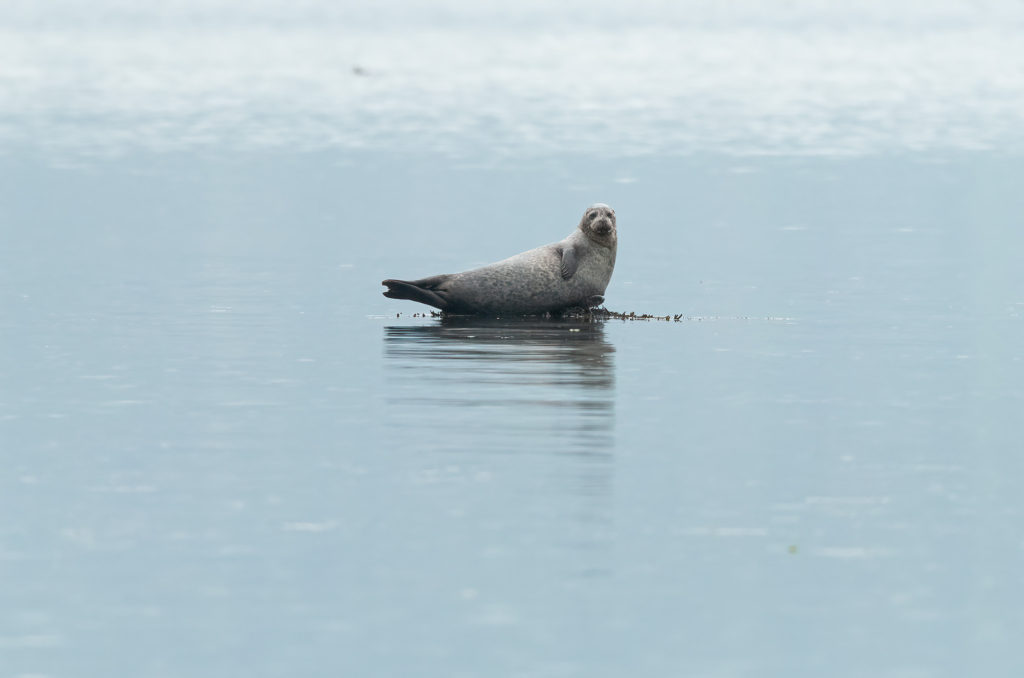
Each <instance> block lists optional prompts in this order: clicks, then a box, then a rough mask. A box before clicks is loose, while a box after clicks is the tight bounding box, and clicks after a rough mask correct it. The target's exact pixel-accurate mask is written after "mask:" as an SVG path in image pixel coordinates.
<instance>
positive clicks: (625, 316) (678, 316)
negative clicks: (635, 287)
mask: <svg viewBox="0 0 1024 678" xmlns="http://www.w3.org/2000/svg"><path fill="white" fill-rule="evenodd" d="M399 315H401V314H399ZM396 317H397V316H396ZM412 317H413V318H437V319H445V318H472V317H474V316H472V315H461V314H458V313H446V312H444V311H427V312H423V313H413V314H412ZM477 317H480V316H477ZM515 317H522V318H547V319H561V320H582V321H584V322H589V321H594V320H624V321H625V320H642V321H647V322H650V321H660V322H675V323H681V322H714V321H723V320H732V321H752V320H763V321H768V322H792V321H793V318H788V317H785V316H763V317H756V316H699V315H698V316H693V315H686V314H685V313H668V314H666V315H660V314H653V313H637V312H636V311H630V312H628V313H623V312H620V311H613V310H611V309H608V308H605V307H604V306H600V307H598V308H569V309H566V310H564V311H562V312H560V313H559V312H555V313H544V314H542V315H534V316H515ZM491 319H492V320H501V316H497V317H491Z"/></svg>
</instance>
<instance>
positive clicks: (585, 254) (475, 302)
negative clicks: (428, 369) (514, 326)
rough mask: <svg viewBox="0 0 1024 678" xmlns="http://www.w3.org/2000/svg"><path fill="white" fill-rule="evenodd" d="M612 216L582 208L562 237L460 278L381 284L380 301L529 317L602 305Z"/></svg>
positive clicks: (611, 260) (613, 242)
mask: <svg viewBox="0 0 1024 678" xmlns="http://www.w3.org/2000/svg"><path fill="white" fill-rule="evenodd" d="M617 246H618V235H617V232H616V224H615V211H614V210H613V209H612V208H611V207H608V206H607V205H604V204H600V203H599V204H596V205H592V206H590V207H589V208H587V211H586V212H584V214H583V218H582V219H581V220H580V223H579V226H577V228H576V230H575V231H573V232H572V233H571V234H570V235H569V236H568V237H567V238H565V239H564V240H561V241H559V242H556V243H551V244H550V245H544V246H543V247H537V248H535V249H532V250H528V251H526V252H522V253H521V254H517V255H515V256H513V257H509V258H508V259H504V260H503V261H499V262H496V263H493V264H489V265H487V266H482V267H480V268H475V269H473V270H470V271H465V272H463V273H450V274H444V275H435V276H431V277H429V278H421V279H419V280H390V279H389V280H385V281H384V282H383V283H382V284H384V285H386V286H387V287H388V289H387V291H385V292H384V296H386V297H390V298H392V299H411V300H413V301H418V302H421V303H424V304H428V305H430V306H433V307H434V308H439V309H441V310H442V311H446V312H448V313H477V314H499V313H515V314H524V315H525V314H534V313H546V312H550V311H559V310H562V309H565V308H572V307H582V308H590V307H591V306H597V305H599V304H601V303H602V302H603V301H604V291H605V288H607V287H608V281H609V280H611V277H612V271H613V270H614V268H615V253H616V249H617Z"/></svg>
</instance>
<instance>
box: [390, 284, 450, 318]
mask: <svg viewBox="0 0 1024 678" xmlns="http://www.w3.org/2000/svg"><path fill="white" fill-rule="evenodd" d="M445 278H446V276H440V275H436V276H434V277H432V278H423V279H421V280H385V281H384V282H382V283H381V284H382V285H387V286H388V289H387V290H386V291H385V292H384V296H385V297H388V298H389V299H411V300H412V301H418V302H420V303H421V304H426V305H427V306H433V307H434V308H439V309H441V310H442V311H444V310H446V309H447V308H448V302H447V301H446V300H445V299H444V297H443V295H444V291H443V290H439V289H438V285H440V284H441V283H442V282H444V280H445Z"/></svg>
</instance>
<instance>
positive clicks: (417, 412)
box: [384, 318, 615, 455]
mask: <svg viewBox="0 0 1024 678" xmlns="http://www.w3.org/2000/svg"><path fill="white" fill-rule="evenodd" d="M384 347H385V349H384V350H385V355H386V357H387V359H388V360H387V363H388V366H389V368H390V369H389V372H388V392H389V398H388V404H389V409H390V410H391V414H392V415H394V416H395V423H396V424H397V423H398V422H401V424H402V425H403V426H405V427H408V428H409V429H410V432H412V431H415V432H416V433H418V434H420V435H424V434H425V435H430V436H437V439H436V440H435V441H434V442H435V444H437V445H439V446H443V447H445V448H447V449H451V448H452V447H462V446H466V447H468V448H471V449H474V450H477V451H508V452H522V451H533V452H564V453H574V454H586V455H595V454H596V455H605V454H608V453H609V452H610V449H611V446H612V442H613V439H612V436H613V432H614V399H613V395H614V385H615V375H614V361H613V358H614V353H615V348H614V347H613V346H612V345H611V344H610V343H609V342H608V341H607V340H606V338H605V334H604V326H603V323H601V322H580V321H570V320H542V319H480V318H447V319H444V320H442V321H440V322H438V323H436V324H431V325H407V326H391V327H387V328H385V336H384Z"/></svg>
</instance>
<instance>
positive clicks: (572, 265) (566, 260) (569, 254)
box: [561, 247, 580, 280]
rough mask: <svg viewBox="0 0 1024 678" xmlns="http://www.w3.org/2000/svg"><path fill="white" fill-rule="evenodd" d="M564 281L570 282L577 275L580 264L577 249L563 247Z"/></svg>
mask: <svg viewBox="0 0 1024 678" xmlns="http://www.w3.org/2000/svg"><path fill="white" fill-rule="evenodd" d="M561 249H562V280H568V279H569V278H571V277H573V275H575V274H576V269H577V268H579V266H580V262H579V259H577V258H576V249H575V248H573V247H562V248H561Z"/></svg>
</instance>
